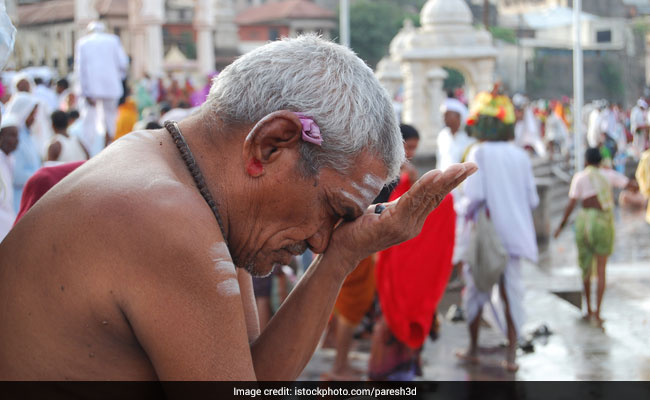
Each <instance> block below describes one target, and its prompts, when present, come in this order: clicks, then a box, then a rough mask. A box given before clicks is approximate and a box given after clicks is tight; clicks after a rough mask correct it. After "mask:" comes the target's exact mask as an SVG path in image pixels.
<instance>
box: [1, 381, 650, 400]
mask: <svg viewBox="0 0 650 400" xmlns="http://www.w3.org/2000/svg"><path fill="white" fill-rule="evenodd" d="M0 399H25V400H27V399H38V400H42V399H48V400H50V399H52V400H57V399H102V400H103V399H120V400H122V399H237V400H249V399H269V400H293V399H296V400H298V399H340V400H344V399H354V400H357V399H429V400H447V399H454V400H465V399H481V400H492V399H495V400H496V399H499V400H502V399H503V400H510V399H513V400H514V399H526V400H552V399H558V400H637V399H638V400H650V382H0Z"/></svg>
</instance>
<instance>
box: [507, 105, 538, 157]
mask: <svg viewBox="0 0 650 400" xmlns="http://www.w3.org/2000/svg"><path fill="white" fill-rule="evenodd" d="M512 102H513V103H514V106H515V117H516V122H515V144H516V145H517V146H519V147H521V148H522V149H526V150H532V151H534V152H535V154H536V155H538V156H540V157H545V156H546V148H545V147H544V141H543V140H542V126H541V125H542V124H541V122H540V121H539V119H537V117H535V114H534V113H533V108H532V106H531V104H530V103H529V101H528V99H527V98H526V97H525V96H523V95H520V94H516V95H514V96H513V98H512Z"/></svg>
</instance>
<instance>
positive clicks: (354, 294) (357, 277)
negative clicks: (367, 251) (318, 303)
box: [334, 256, 375, 324]
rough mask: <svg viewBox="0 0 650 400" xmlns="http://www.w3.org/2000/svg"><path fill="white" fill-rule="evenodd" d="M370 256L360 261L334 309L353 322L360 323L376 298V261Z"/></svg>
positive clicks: (349, 276) (344, 283) (344, 284)
mask: <svg viewBox="0 0 650 400" xmlns="http://www.w3.org/2000/svg"><path fill="white" fill-rule="evenodd" d="M373 257H374V256H370V257H368V258H366V259H364V260H363V261H361V262H360V263H359V265H358V266H357V268H356V269H355V270H354V271H352V272H351V273H350V274H349V275H348V277H347V278H345V281H344V282H343V286H342V287H341V291H340V292H339V297H337V298H336V304H334V309H335V310H336V312H337V313H338V314H340V315H342V316H343V317H344V318H345V319H347V320H348V321H350V322H351V323H353V324H358V323H359V322H361V319H363V316H364V315H365V314H366V312H368V310H369V309H370V306H372V301H373V300H374V298H375V261H374V259H373Z"/></svg>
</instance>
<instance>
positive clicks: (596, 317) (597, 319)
mask: <svg viewBox="0 0 650 400" xmlns="http://www.w3.org/2000/svg"><path fill="white" fill-rule="evenodd" d="M592 322H593V324H594V326H596V327H597V328H602V327H603V324H604V323H605V320H604V319H602V318H600V315H597V314H595V315H594V317H593V320H592Z"/></svg>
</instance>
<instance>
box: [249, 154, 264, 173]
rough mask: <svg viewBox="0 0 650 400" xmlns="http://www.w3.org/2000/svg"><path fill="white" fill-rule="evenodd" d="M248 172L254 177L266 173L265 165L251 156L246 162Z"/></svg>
mask: <svg viewBox="0 0 650 400" xmlns="http://www.w3.org/2000/svg"><path fill="white" fill-rule="evenodd" d="M246 172H248V175H250V176H251V177H253V178H257V177H260V176H262V175H264V165H262V162H261V161H260V160H258V159H257V158H251V159H249V160H248V161H247V162H246Z"/></svg>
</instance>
